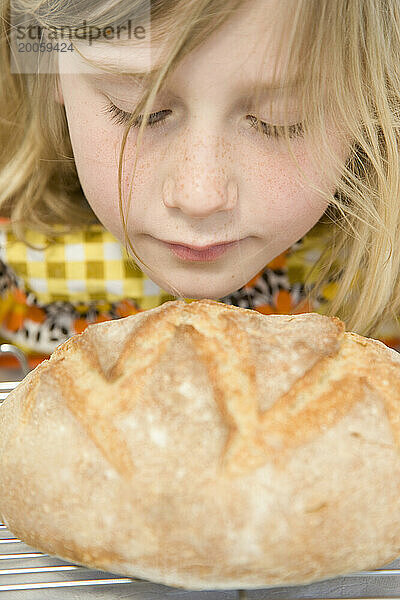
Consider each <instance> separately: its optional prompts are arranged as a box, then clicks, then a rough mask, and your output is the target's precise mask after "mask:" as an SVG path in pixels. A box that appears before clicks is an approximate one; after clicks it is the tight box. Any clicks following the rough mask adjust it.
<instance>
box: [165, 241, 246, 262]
mask: <svg viewBox="0 0 400 600" xmlns="http://www.w3.org/2000/svg"><path fill="white" fill-rule="evenodd" d="M237 244H238V242H230V243H225V244H219V245H213V246H208V247H206V248H204V247H203V248H202V249H201V250H196V249H193V248H191V247H188V246H183V245H180V244H169V243H167V244H166V245H167V246H168V248H170V249H171V250H172V252H173V253H174V254H175V256H177V257H179V258H182V259H184V260H189V261H195V262H197V261H203V262H204V261H210V260H215V259H217V258H219V257H220V256H222V255H223V254H225V252H227V250H228V249H229V248H231V247H232V246H236V245H237Z"/></svg>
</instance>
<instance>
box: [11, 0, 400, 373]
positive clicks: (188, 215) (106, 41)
mask: <svg viewBox="0 0 400 600" xmlns="http://www.w3.org/2000/svg"><path fill="white" fill-rule="evenodd" d="M1 6H2V20H1V27H2V30H1V58H0V60H1V71H0V77H1V88H0V107H1V108H0V148H1V150H0V214H1V215H2V217H3V218H2V223H1V225H2V226H1V231H0V235H1V237H0V249H1V256H0V259H1V262H0V270H1V274H0V275H1V286H0V335H1V336H2V340H3V341H11V342H12V343H14V344H15V345H17V346H18V347H19V348H21V349H23V350H24V351H25V352H27V353H28V354H29V360H30V366H31V367H34V366H35V365H36V364H38V363H39V362H40V361H41V360H43V359H44V358H48V356H49V354H50V353H51V352H52V351H53V350H54V349H55V348H56V346H58V345H59V344H60V343H62V342H64V341H65V340H66V339H67V338H68V337H70V336H71V335H74V334H76V333H81V332H82V331H83V330H84V329H85V327H87V325H88V324H89V323H95V322H100V321H104V320H108V319H116V318H121V317H125V316H128V315H131V314H135V313H137V312H138V311H142V310H148V309H150V308H153V307H156V306H158V305H159V304H161V303H163V302H165V301H167V300H174V299H176V298H183V299H185V300H186V301H188V302H190V301H193V300H194V299H197V298H213V299H216V300H219V301H222V302H225V303H228V304H234V305H237V306H241V307H245V308H251V309H254V310H258V311H259V312H261V313H264V314H269V313H300V312H307V311H317V312H320V313H321V314H326V315H329V316H333V315H337V316H338V317H339V318H341V319H343V320H344V321H345V322H346V327H347V329H348V330H352V331H356V332H357V333H360V334H361V335H368V336H370V337H377V338H378V339H381V340H382V341H384V342H385V343H386V344H388V345H391V346H392V347H396V346H397V344H400V327H399V319H398V315H399V309H400V281H399V271H400V252H399V249H400V227H399V224H400V202H399V198H400V170H399V147H398V135H399V134H398V132H399V126H400V119H399V115H400V111H399V108H400V5H399V3H398V0H351V2H349V1H348V0H334V1H332V0H296V2H281V1H280V0H118V1H117V0H111V1H108V2H101V1H100V2H99V0H85V2H75V3H68V2H58V1H56V0H11V3H10V1H9V0H3V2H2V4H1ZM35 43H36V47H35ZM227 242H229V243H230V244H229V245H226V246H225V247H223V246H222V244H226V243H227ZM210 245H214V248H211V249H208V250H207V249H206V247H208V246H210ZM188 246H191V247H195V248H197V250H196V249H190V248H188Z"/></svg>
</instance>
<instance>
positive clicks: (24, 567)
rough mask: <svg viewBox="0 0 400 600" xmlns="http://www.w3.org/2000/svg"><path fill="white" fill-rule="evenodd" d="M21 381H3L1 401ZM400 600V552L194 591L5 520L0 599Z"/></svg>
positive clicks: (0, 539) (0, 544)
mask: <svg viewBox="0 0 400 600" xmlns="http://www.w3.org/2000/svg"><path fill="white" fill-rule="evenodd" d="M19 383H20V382H19V381H9V382H0V405H1V404H2V402H3V401H4V400H5V399H6V397H7V396H8V394H9V393H10V392H11V390H13V389H14V388H15V387H16V386H17V385H18V384H19ZM115 598H120V599H132V600H160V599H165V600H266V599H276V600H278V599H279V600H289V599H293V600H295V599H299V600H300V599H306V598H313V599H315V600H317V599H321V600H322V599H325V598H329V599H335V598H337V599H342V598H348V599H350V598H357V599H363V598H368V599H379V598H398V600H400V557H399V558H398V559H396V560H395V561H393V562H391V563H390V564H388V565H384V566H383V567H381V568H380V569H376V570H374V571H360V572H359V573H352V574H350V575H345V576H343V577H336V578H334V579H327V580H325V581H322V582H317V583H312V584H309V585H303V586H287V587H274V588H265V589H264V588H263V589H255V590H254V589H253V590H206V591H191V590H184V589H180V588H174V587H169V586H165V585H161V584H156V583H152V582H150V581H146V580H144V579H139V578H131V577H121V576H120V575H115V574H113V573H108V572H105V571H98V570H93V569H87V568H85V567H81V566H80V565H76V564H74V563H70V562H65V561H63V560H61V559H60V558H56V557H54V556H49V555H48V554H43V553H42V552H38V551H37V550H36V549H35V548H32V547H30V546H28V545H26V544H25V543H24V542H23V541H21V540H19V539H18V538H16V537H14V535H13V534H12V533H11V532H10V531H8V529H7V527H6V526H5V525H4V524H3V523H1V522H0V600H89V599H90V600H111V599H115Z"/></svg>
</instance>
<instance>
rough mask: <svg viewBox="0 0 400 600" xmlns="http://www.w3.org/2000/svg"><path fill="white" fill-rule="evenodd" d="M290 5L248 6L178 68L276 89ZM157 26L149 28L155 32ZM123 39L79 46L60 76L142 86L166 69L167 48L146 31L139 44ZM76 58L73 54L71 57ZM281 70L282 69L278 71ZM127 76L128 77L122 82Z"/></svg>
mask: <svg viewBox="0 0 400 600" xmlns="http://www.w3.org/2000/svg"><path fill="white" fill-rule="evenodd" d="M288 5H290V3H286V2H281V1H279V2H278V1H277V0H247V1H246V2H245V3H244V4H243V5H241V6H239V8H238V10H237V11H235V12H234V13H232V15H230V17H229V18H228V19H227V20H226V21H225V22H224V23H223V24H222V25H221V26H220V27H219V28H218V29H217V30H215V31H214V32H212V34H211V35H210V36H208V37H207V38H206V39H205V40H204V42H202V43H201V44H200V45H199V46H197V47H195V48H194V50H193V51H192V52H190V54H188V55H186V56H185V57H184V58H183V60H182V61H181V62H180V63H179V65H178V68H183V69H184V68H185V65H187V66H188V67H190V69H189V70H191V71H192V73H193V69H194V68H195V69H196V71H197V72H202V73H203V74H204V73H206V72H208V73H212V72H215V71H216V70H218V71H217V73H218V78H219V79H221V78H222V77H226V78H232V77H233V78H234V79H237V78H238V77H239V78H240V77H241V75H243V74H245V75H247V76H248V78H249V79H250V80H253V81H254V83H255V84H256V83H257V81H260V87H264V88H265V83H267V85H268V86H269V87H273V83H274V82H273V81H272V77H271V75H272V73H273V67H274V65H275V61H276V58H277V55H276V50H277V42H278V41H279V30H280V28H281V26H282V24H283V23H284V22H285V21H287V15H288ZM152 26H153V27H155V26H156V24H154V23H153V24H150V27H152ZM119 38H120V39H115V37H114V39H112V40H102V41H100V42H96V41H95V42H91V43H88V42H86V41H79V40H76V41H74V45H75V46H76V51H75V52H73V53H72V54H73V56H69V57H66V56H61V57H60V58H61V63H62V64H60V70H61V71H63V72H75V73H76V72H80V73H83V74H92V75H94V76H96V77H97V78H98V77H100V76H102V75H104V77H106V78H108V80H109V81H116V80H117V79H118V78H119V79H120V80H121V81H122V80H124V81H126V82H132V83H143V82H145V80H146V78H148V76H149V75H150V74H151V73H152V72H153V71H155V70H156V69H157V68H158V67H159V66H161V65H162V64H163V60H164V57H165V56H166V49H167V48H168V41H169V40H168V36H167V40H166V42H165V44H164V45H163V46H162V45H157V46H156V45H155V44H154V43H153V44H152V43H151V32H149V31H148V30H146V32H145V35H144V36H143V35H142V36H141V37H140V38H139V39H138V38H135V36H130V38H129V39H127V36H126V35H125V36H124V35H123V34H121V35H120V36H119ZM70 54H71V53H70ZM278 70H279V69H278ZM122 74H123V76H122Z"/></svg>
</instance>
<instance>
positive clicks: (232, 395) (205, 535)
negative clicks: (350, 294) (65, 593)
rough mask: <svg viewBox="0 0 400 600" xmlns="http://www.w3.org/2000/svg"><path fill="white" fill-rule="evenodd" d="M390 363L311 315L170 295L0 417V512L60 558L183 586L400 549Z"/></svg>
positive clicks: (75, 342) (298, 578)
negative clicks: (171, 298) (269, 312)
mask: <svg viewBox="0 0 400 600" xmlns="http://www.w3.org/2000/svg"><path fill="white" fill-rule="evenodd" d="M399 448H400V355H399V354H398V353H397V352H396V351H395V350H393V349H391V348H389V347H387V346H386V345H385V344H383V343H382V342H380V341H378V340H374V339H370V338H366V337H362V336H360V335H357V334H356V333H352V332H345V324H344V323H343V321H341V320H339V319H338V318H336V317H326V316H323V315H319V314H317V313H305V314H297V315H262V314H260V313H258V312H256V311H252V310H248V309H243V308H238V307H234V306H230V305H226V304H224V303H221V302H216V301H213V300H208V299H205V300H198V301H194V302H191V303H186V302H184V301H183V300H176V301H171V302H165V303H164V304H162V305H161V306H159V307H157V308H154V309H151V310H147V311H144V312H140V313H138V314H137V315H134V316H129V317H126V318H121V319H119V320H115V321H108V322H104V323H98V324H93V325H90V326H89V327H88V328H87V329H86V330H85V331H84V332H83V333H82V334H80V335H75V336H73V337H72V338H70V339H69V340H68V341H66V342H65V343H63V344H62V345H60V346H58V348H57V349H56V350H55V351H54V352H53V354H52V356H51V358H50V360H47V361H44V362H42V363H41V364H40V365H39V366H38V367H36V369H34V370H33V371H31V372H30V373H29V374H28V375H27V376H26V377H25V379H24V380H23V381H22V382H21V383H20V384H19V386H18V387H17V388H16V389H15V390H14V391H12V392H11V393H10V394H9V396H8V397H7V399H6V400H5V401H4V403H3V405H2V406H1V407H0V519H2V520H3V522H4V523H5V524H6V525H7V527H8V528H9V529H10V531H12V532H13V533H14V534H15V535H16V536H17V537H18V538H20V539H22V540H24V541H25V542H26V543H27V544H29V545H30V546H32V547H34V548H36V549H38V550H40V551H42V552H45V553H48V554H50V555H54V556H58V557H60V558H62V559H64V560H68V561H72V562H74V563H76V564H80V565H84V566H87V567H89V568H96V569H101V570H105V571H110V572H113V573H117V574H121V575H125V576H128V577H139V578H142V579H147V580H151V581H153V582H158V583H162V584H165V585H169V586H174V587H182V588H187V589H193V590H194V589H197V590H205V589H232V588H247V589H250V588H263V587H274V586H283V585H285V586H286V585H300V584H308V583H311V582H314V581H320V580H323V579H328V578H332V577H336V576H339V575H343V574H347V573H353V572H358V571H360V570H365V569H374V568H378V567H380V566H383V565H385V564H387V563H389V562H391V561H392V560H394V559H395V558H396V557H398V556H399V555H400V454H399Z"/></svg>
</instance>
